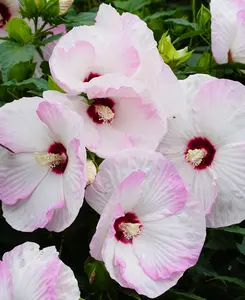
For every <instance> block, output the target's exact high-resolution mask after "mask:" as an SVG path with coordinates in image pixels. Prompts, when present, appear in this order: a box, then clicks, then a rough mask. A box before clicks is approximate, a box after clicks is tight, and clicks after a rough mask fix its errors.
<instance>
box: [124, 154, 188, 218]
mask: <svg viewBox="0 0 245 300" xmlns="http://www.w3.org/2000/svg"><path fill="white" fill-rule="evenodd" d="M125 198H126V197H125ZM124 201H125V200H124ZM186 201H187V190H186V187H185V185H184V181H183V180H182V179H181V177H180V176H179V174H178V172H177V171H176V169H175V167H174V166H173V165H172V163H170V161H168V160H167V159H166V158H165V157H163V156H162V155H160V154H159V155H156V158H155V160H154V162H153V164H152V166H151V169H150V170H148V172H147V176H146V178H145V180H144V182H143V184H142V193H141V199H140V202H139V203H137V205H136V206H135V207H134V208H133V211H134V212H135V213H136V215H137V216H138V218H139V219H140V220H141V219H143V220H144V219H151V220H159V219H162V218H163V217H166V216H168V215H171V214H174V213H176V212H177V211H179V210H180V209H182V208H183V207H184V205H185V203H186Z"/></svg>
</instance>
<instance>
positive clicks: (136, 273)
mask: <svg viewBox="0 0 245 300" xmlns="http://www.w3.org/2000/svg"><path fill="white" fill-rule="evenodd" d="M103 261H104V262H105V266H106V269H107V270H108V272H109V274H110V276H111V277H112V278H113V279H114V280H116V281H117V282H118V283H119V284H120V285H121V286H123V287H126V288H131V289H132V288H133V289H135V290H136V291H137V293H138V294H142V295H146V296H147V297H149V298H156V297H158V296H160V295H161V294H163V293H164V292H166V291H167V290H168V289H170V288H171V287H172V286H174V285H175V284H176V283H177V281H178V280H179V278H180V277H181V276H182V275H183V273H175V274H173V276H172V277H171V278H169V279H165V280H157V281H155V280H152V279H151V278H150V277H149V276H147V275H146V274H145V272H144V271H143V270H142V268H141V267H140V265H139V262H138V259H137V257H136V255H135V253H134V250H133V246H132V245H131V244H123V243H119V242H117V241H116V240H115V239H114V238H110V239H108V240H107V241H106V242H105V244H104V248H103Z"/></svg>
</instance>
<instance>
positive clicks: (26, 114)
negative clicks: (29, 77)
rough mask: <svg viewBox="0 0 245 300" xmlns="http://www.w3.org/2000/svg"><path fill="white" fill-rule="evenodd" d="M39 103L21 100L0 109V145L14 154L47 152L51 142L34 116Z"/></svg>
mask: <svg viewBox="0 0 245 300" xmlns="http://www.w3.org/2000/svg"><path fill="white" fill-rule="evenodd" d="M41 101H42V98H39V97H33V98H22V99H19V100H15V101H14V102H11V103H9V104H5V105H4V106H3V107H1V108H0V144H2V145H3V146H5V147H7V148H9V149H10V150H12V151H13V152H16V153H19V152H35V151H47V148H48V147H49V145H50V144H52V142H53V141H52V139H51V137H50V136H49V132H48V130H47V128H46V126H45V125H44V124H42V122H40V120H39V119H38V117H37V115H36V114H35V111H36V109H37V106H38V104H39V103H40V102H41ZM27 124H28V125H27Z"/></svg>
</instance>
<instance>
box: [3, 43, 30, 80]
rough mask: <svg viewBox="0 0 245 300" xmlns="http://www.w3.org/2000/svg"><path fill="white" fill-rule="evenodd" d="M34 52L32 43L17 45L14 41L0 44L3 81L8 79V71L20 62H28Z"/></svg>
mask: <svg viewBox="0 0 245 300" xmlns="http://www.w3.org/2000/svg"><path fill="white" fill-rule="evenodd" d="M34 54H35V46H34V45H32V44H26V45H23V46H22V45H19V44H17V43H14V42H4V43H1V44H0V65H1V68H2V77H3V81H4V82H6V81H8V79H9V71H10V69H12V67H13V66H14V65H16V64H18V63H20V62H29V61H31V60H32V59H33V57H34Z"/></svg>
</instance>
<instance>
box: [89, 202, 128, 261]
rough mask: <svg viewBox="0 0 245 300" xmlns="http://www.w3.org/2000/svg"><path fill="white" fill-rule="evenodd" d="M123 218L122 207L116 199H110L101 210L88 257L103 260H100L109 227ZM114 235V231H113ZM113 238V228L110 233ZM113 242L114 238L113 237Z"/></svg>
mask: <svg viewBox="0 0 245 300" xmlns="http://www.w3.org/2000/svg"><path fill="white" fill-rule="evenodd" d="M122 216H124V211H123V207H122V205H121V204H120V203H119V202H118V199H117V198H116V197H113V198H111V200H110V202H109V203H108V204H107V206H106V207H105V209H104V210H103V214H102V215H101V217H100V220H99V222H98V224H97V227H96V232H95V234H94V236H93V238H92V240H91V243H90V245H89V247H90V255H91V256H92V257H94V258H95V259H97V260H103V258H102V249H103V245H104V242H105V239H106V236H107V234H108V232H109V231H110V227H111V226H112V224H113V223H114V221H115V220H116V219H117V218H120V217H122ZM114 233H115V231H114ZM110 235H112V236H113V228H112V233H110ZM113 239H114V240H116V239H115V237H113Z"/></svg>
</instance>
